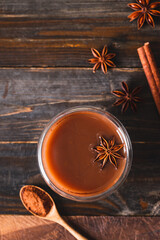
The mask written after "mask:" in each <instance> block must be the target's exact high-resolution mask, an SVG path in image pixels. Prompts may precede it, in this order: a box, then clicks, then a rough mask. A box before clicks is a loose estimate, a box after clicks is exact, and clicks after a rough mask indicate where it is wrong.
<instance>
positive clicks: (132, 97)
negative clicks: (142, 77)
mask: <svg viewBox="0 0 160 240" xmlns="http://www.w3.org/2000/svg"><path fill="white" fill-rule="evenodd" d="M121 84H122V89H123V91H113V92H112V93H113V94H114V95H115V96H117V97H119V98H120V99H118V100H117V101H116V102H115V103H114V104H113V105H115V106H119V105H121V104H122V109H121V111H122V112H125V111H126V110H127V108H128V107H129V105H130V106H131V109H132V110H133V112H136V111H137V105H136V103H137V102H141V100H142V99H141V98H140V97H138V96H137V93H138V92H139V91H140V90H141V87H136V88H134V89H133V90H132V91H131V92H130V90H129V87H128V85H127V83H126V82H122V83H121Z"/></svg>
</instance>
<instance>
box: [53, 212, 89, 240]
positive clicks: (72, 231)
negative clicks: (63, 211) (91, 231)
mask: <svg viewBox="0 0 160 240" xmlns="http://www.w3.org/2000/svg"><path fill="white" fill-rule="evenodd" d="M54 221H56V222H57V223H59V224H60V225H61V226H63V227H64V228H65V229H67V230H68V231H69V232H70V233H71V234H72V235H73V236H74V237H75V238H76V239H78V240H88V239H87V238H85V237H83V236H82V235H81V234H79V233H78V232H77V231H76V230H74V229H73V228H72V227H71V226H70V225H68V223H66V222H65V221H64V220H63V219H62V218H61V217H60V215H59V216H58V217H57V218H56V220H55V219H54Z"/></svg>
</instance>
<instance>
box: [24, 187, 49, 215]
mask: <svg viewBox="0 0 160 240" xmlns="http://www.w3.org/2000/svg"><path fill="white" fill-rule="evenodd" d="M21 198H22V200H23V203H24V205H25V206H26V208H27V209H28V210H29V211H31V212H32V213H34V214H36V215H38V216H41V217H45V216H46V215H47V214H48V213H49V212H50V210H51V207H52V206H53V202H52V200H51V199H50V197H49V196H48V195H47V194H46V193H45V192H44V191H43V190H40V189H39V188H37V187H34V186H29V185H27V186H25V187H23V189H22V191H21Z"/></svg>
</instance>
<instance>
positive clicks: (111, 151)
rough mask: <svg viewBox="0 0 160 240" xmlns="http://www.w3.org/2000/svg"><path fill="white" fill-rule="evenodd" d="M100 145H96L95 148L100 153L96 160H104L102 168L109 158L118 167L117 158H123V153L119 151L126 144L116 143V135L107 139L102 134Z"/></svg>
mask: <svg viewBox="0 0 160 240" xmlns="http://www.w3.org/2000/svg"><path fill="white" fill-rule="evenodd" d="M99 139H100V146H96V147H94V150H95V151H96V152H97V153H98V154H97V157H96V159H95V161H103V162H102V169H103V168H104V166H105V164H106V163H107V161H108V160H109V161H110V163H111V164H112V165H113V166H114V167H115V168H116V169H117V159H120V158H123V156H122V155H120V154H119V153H117V152H118V151H119V150H120V149H122V148H123V146H124V144H120V145H116V144H115V137H113V138H112V139H110V140H109V141H107V140H106V139H105V138H104V137H102V136H100V137H99Z"/></svg>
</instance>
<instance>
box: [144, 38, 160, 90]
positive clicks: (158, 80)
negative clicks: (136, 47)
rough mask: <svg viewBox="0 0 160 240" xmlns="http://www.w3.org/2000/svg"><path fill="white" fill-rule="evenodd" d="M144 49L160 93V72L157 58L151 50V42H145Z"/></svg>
mask: <svg viewBox="0 0 160 240" xmlns="http://www.w3.org/2000/svg"><path fill="white" fill-rule="evenodd" d="M144 51H145V53H146V56H147V59H148V62H149V65H150V68H151V71H152V74H153V76H154V80H155V83H156V85H157V88H158V92H159V94H160V74H159V71H158V67H157V64H156V61H155V58H154V56H153V52H152V50H151V47H150V44H149V42H147V43H145V44H144Z"/></svg>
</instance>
